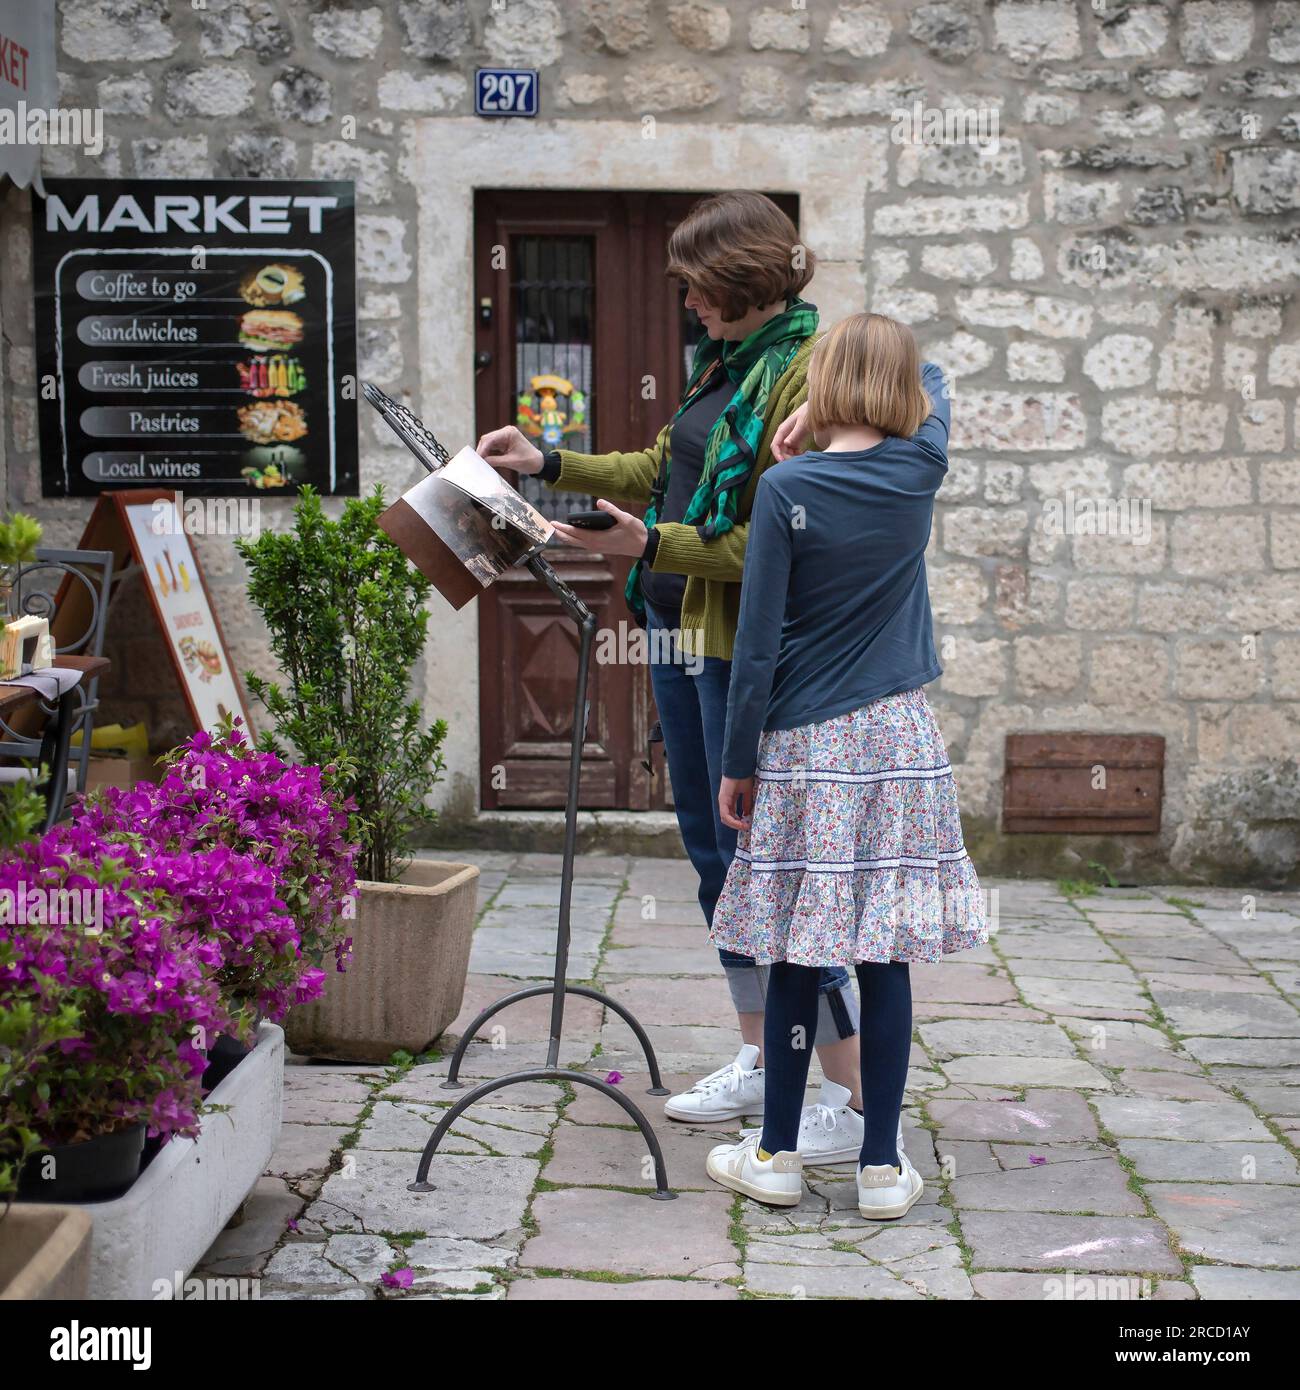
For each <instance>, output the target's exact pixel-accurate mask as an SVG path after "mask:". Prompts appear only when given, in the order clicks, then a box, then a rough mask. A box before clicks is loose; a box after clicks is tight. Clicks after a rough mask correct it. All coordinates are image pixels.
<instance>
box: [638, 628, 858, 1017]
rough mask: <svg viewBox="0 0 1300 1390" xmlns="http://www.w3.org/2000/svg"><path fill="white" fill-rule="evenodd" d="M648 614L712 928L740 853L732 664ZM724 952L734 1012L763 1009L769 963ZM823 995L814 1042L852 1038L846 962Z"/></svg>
mask: <svg viewBox="0 0 1300 1390" xmlns="http://www.w3.org/2000/svg"><path fill="white" fill-rule="evenodd" d="M646 618H647V621H648V628H647V635H648V637H649V638H650V683H651V685H652V687H653V689H654V696H655V704H656V705H657V706H658V709H659V723H660V725H661V727H662V728H663V734H664V753H665V755H666V756H667V759H668V774H669V776H670V777H671V778H672V784H673V804H674V806H675V807H676V811H677V825H678V828H679V829H680V830H681V832H682V842H683V843H684V844H685V846H686V853H687V856H688V857H689V858H690V861H691V863H692V864H693V865H694V867H695V872H696V873H697V874H699V876H700V893H699V897H700V907H701V908H703V909H704V920H705V921H706V922H707V923H708V924H709V925H710V926H712V925H713V909H714V908H715V907H716V906H717V903H718V898H719V897H720V896H721V893H722V885H723V883H724V882H725V881H726V878H727V869H728V868H729V867H730V866H731V860H732V856H733V855H734V854H735V852H736V832H735V831H734V830H732V829H730V827H728V826H726V825H723V823H722V817H721V816H720V815H719V813H718V791H719V788H720V787H721V785H722V744H723V737H724V735H725V734H726V730H727V691H728V689H729V687H730V685H731V662H729V661H723V660H722V659H721V658H719V657H713V656H706V657H704V658H702V659H701V658H700V657H698V656H693V655H690V654H688V653H683V652H681V651H679V649H678V647H677V643H676V640H675V639H669V638H665V637H657V636H656V634H657V633H659V632H664V631H666V630H668V629H669V628H670V625H671V623H672V622H673V621H675V618H676V615H670V616H669V617H665V616H664V615H663V614H661V613H659V612H658V611H657V610H655V609H654V608H652V607H651V606H650V605H649V604H647V605H646ZM718 955H719V956H720V957H721V959H722V968H723V971H724V972H725V974H726V978H727V985H728V988H729V989H730V990H731V998H732V1002H733V1003H734V1004H735V1006H736V1012H737V1013H742V1014H744V1013H762V1012H763V1011H764V1001H765V999H766V997H767V989H768V979H769V967H768V966H765V965H758V964H757V963H756V962H755V960H754V958H753V957H752V956H743V955H740V954H738V953H737V952H735V951H727V950H722V949H719V951H718ZM818 993H819V1007H818V1019H817V1037H816V1041H817V1042H818V1043H833V1042H839V1041H841V1040H842V1039H843V1038H851V1037H852V1036H853V1035H854V1034H855V1033H856V1032H857V1031H858V1007H857V1000H856V999H855V998H854V995H853V987H852V986H851V985H850V983H849V973H848V971H847V970H845V969H844V968H843V967H842V966H836V967H833V968H829V967H828V968H826V969H824V970H822V971H821V979H820V982H819V986H818Z"/></svg>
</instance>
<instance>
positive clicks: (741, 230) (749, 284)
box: [667, 192, 816, 323]
mask: <svg viewBox="0 0 1300 1390" xmlns="http://www.w3.org/2000/svg"><path fill="white" fill-rule="evenodd" d="M815 265H816V261H815V258H814V257H813V253H812V252H811V251H809V250H808V248H807V247H806V246H804V245H803V243H802V242H801V241H800V240H799V233H798V232H797V231H796V230H795V225H794V223H793V222H791V221H790V219H789V218H788V217H787V216H786V215H785V213H783V212H782V211H781V209H780V208H779V207H777V205H776V204H775V203H774V202H773V201H772V200H771V198H767V197H765V196H764V195H763V194H762V193H743V192H742V193H715V194H714V195H713V196H712V197H711V198H705V199H704V200H703V201H702V202H699V203H696V204H695V206H694V207H693V208H692V209H691V210H690V212H688V213H687V214H686V216H685V217H684V218H683V219H682V220H681V221H680V222H679V223H678V224H677V226H676V228H675V229H674V231H673V234H672V237H671V238H670V239H669V242H668V272H667V273H668V274H669V275H675V276H678V277H680V278H681V279H683V280H685V281H686V283H687V284H688V285H689V286H690V287H691V288H692V289H694V290H695V291H696V292H697V293H698V294H699V295H701V296H702V297H703V298H704V299H705V300H707V301H708V303H709V304H710V305H714V306H716V307H717V308H718V309H719V310H720V312H721V314H722V317H723V318H724V319H726V320H727V321H728V322H729V323H734V322H735V321H736V319H742V318H744V317H745V315H746V314H747V313H748V312H749V311H750V310H751V309H761V308H765V307H766V306H767V305H768V304H775V303H777V302H778V301H779V300H785V299H789V298H790V297H791V296H793V295H797V294H798V293H799V291H800V290H801V289H803V287H804V286H805V285H806V284H807V283H808V281H809V280H811V279H812V276H813V269H814V267H815Z"/></svg>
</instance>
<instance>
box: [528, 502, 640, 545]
mask: <svg viewBox="0 0 1300 1390" xmlns="http://www.w3.org/2000/svg"><path fill="white" fill-rule="evenodd" d="M596 506H597V507H598V508H599V509H600V510H601V511H602V512H608V513H609V514H610V515H611V516H612V517H614V518H615V525H613V526H611V527H610V528H609V530H608V531H584V530H582V529H581V528H579V527H577V526H567V525H565V524H564V522H562V521H553V522H552V523H551V525H552V526H554V527H555V530H556V534H557V535H560V536H563V537H564V539H565V540H566V541H568V542H569V544H570V545H576V546H579V547H581V549H583V550H599V551H600V552H601V553H602V554H603V555H632V556H639V555H640V554H641V552H642V551H643V550H644V549H645V542H646V537H647V536H648V535H649V534H650V533H649V532H648V531H647V530H646V524H645V522H644V521H642V520H641V518H640V517H639V516H633V515H632V513H631V512H621V511H619V509H618V508H617V507H616V506H615V505H614V504H613V503H612V502H606V501H605V499H604V498H603V497H602V498H601V499H600V500H599V501H598V502H597V503H596Z"/></svg>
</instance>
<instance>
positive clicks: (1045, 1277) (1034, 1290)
mask: <svg viewBox="0 0 1300 1390" xmlns="http://www.w3.org/2000/svg"><path fill="white" fill-rule="evenodd" d="M971 1285H972V1287H973V1288H974V1290H975V1294H976V1297H978V1298H981V1299H989V1300H990V1301H993V1300H998V1301H1011V1302H1017V1303H1025V1302H1034V1301H1035V1300H1037V1301H1040V1302H1053V1303H1055V1302H1060V1301H1061V1300H1063V1299H1069V1298H1072V1299H1077V1300H1080V1301H1082V1300H1085V1299H1086V1300H1087V1301H1088V1302H1090V1303H1091V1302H1094V1301H1097V1300H1099V1299H1101V1300H1105V1301H1106V1302H1115V1301H1118V1300H1124V1301H1126V1302H1129V1301H1132V1300H1135V1299H1151V1300H1152V1301H1153V1302H1156V1303H1163V1302H1170V1301H1175V1300H1183V1299H1189V1298H1192V1299H1194V1298H1195V1297H1196V1290H1195V1289H1194V1288H1192V1286H1191V1285H1190V1284H1186V1283H1184V1282H1183V1281H1182V1280H1179V1279H1159V1280H1156V1279H1153V1278H1151V1277H1150V1276H1148V1275H1128V1274H1110V1275H1105V1274H1103V1275H1077V1276H1076V1275H1074V1273H1073V1271H1071V1272H1070V1275H1069V1277H1068V1278H1067V1277H1066V1276H1063V1275H1061V1274H1055V1273H1053V1274H1012V1273H986V1274H977V1275H975V1277H974V1278H973V1279H972V1280H971Z"/></svg>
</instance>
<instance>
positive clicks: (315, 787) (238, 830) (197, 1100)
mask: <svg viewBox="0 0 1300 1390" xmlns="http://www.w3.org/2000/svg"><path fill="white" fill-rule="evenodd" d="M164 761H165V771H164V773H163V776H162V779H161V781H159V782H158V783H156V784H155V783H152V782H141V783H138V784H137V785H136V786H134V787H131V788H130V789H126V790H120V789H110V790H107V791H104V792H102V793H99V794H96V795H93V796H91V797H87V798H85V799H84V800H82V801H81V802H79V803H78V804H77V806H76V807H75V808H74V811H73V815H72V818H71V819H70V820H69V821H66V822H63V823H62V824H60V825H58V826H56V827H55V828H54V829H53V830H51V831H49V832H47V833H46V834H44V835H43V836H41V837H40V838H39V839H37V840H33V841H29V842H25V843H22V844H19V845H17V846H15V847H13V848H10V849H5V850H3V851H0V892H3V893H5V894H6V895H7V898H8V900H9V901H12V902H15V903H16V902H17V901H18V899H19V897H21V898H22V899H23V901H24V904H26V903H27V902H28V901H32V902H35V903H37V904H38V905H39V904H40V903H44V904H46V906H44V907H42V908H41V909H40V911H39V913H37V914H35V915H33V914H32V913H27V912H26V911H24V912H22V913H17V914H8V915H7V917H6V920H4V921H0V1009H10V1008H14V1007H17V1006H22V1007H27V1006H30V1007H31V1008H32V1009H33V1011H34V1012H35V1013H36V1014H37V1015H38V1016H46V1017H53V1016H55V1015H57V1016H58V1017H59V1019H60V1020H62V1022H61V1024H60V1028H59V1029H58V1030H56V1031H58V1032H60V1033H61V1036H59V1037H58V1038H57V1040H55V1041H53V1042H52V1043H51V1044H49V1045H42V1047H41V1048H40V1051H39V1056H37V1055H35V1054H33V1055H32V1056H30V1057H28V1056H20V1057H19V1058H18V1066H17V1069H16V1070H14V1071H11V1073H10V1076H9V1078H8V1080H7V1082H6V1089H5V1094H4V1096H3V1098H2V1100H3V1104H2V1105H0V1122H3V1124H4V1125H5V1126H6V1127H9V1126H17V1127H20V1128H26V1129H30V1130H32V1131H33V1132H34V1133H35V1134H37V1135H38V1137H39V1138H40V1139H42V1140H44V1141H45V1142H47V1143H60V1142H67V1143H71V1142H76V1141H79V1140H83V1139H87V1138H90V1137H93V1136H95V1135H99V1134H109V1133H114V1132H116V1131H118V1130H121V1129H124V1128H127V1127H129V1126H132V1125H135V1124H139V1123H144V1124H145V1125H146V1126H147V1127H148V1130H149V1133H150V1134H151V1135H156V1136H161V1137H163V1138H164V1139H166V1138H168V1137H170V1136H172V1135H175V1134H181V1135H194V1134H197V1133H198V1128H199V1114H200V1111H201V1108H202V1103H203V1092H202V1089H201V1078H202V1075H203V1072H204V1070H205V1068H206V1066H207V1061H208V1050H209V1048H210V1047H211V1045H212V1043H213V1041H214V1040H215V1039H216V1038H217V1037H218V1036H219V1035H221V1034H223V1033H224V1034H233V1035H235V1036H238V1037H240V1038H241V1039H243V1040H245V1041H247V1040H249V1039H250V1038H251V1034H252V1031H253V1028H254V1025H255V1022H256V1020H257V1019H258V1017H263V1018H268V1019H271V1020H273V1021H278V1020H279V1019H280V1018H282V1017H283V1015H284V1013H285V1011H286V1010H287V1009H289V1008H290V1007H292V1006H293V1005H294V1004H295V1003H303V1002H307V1001H309V1000H312V999H316V998H319V997H320V994H321V991H322V989H323V987H324V982H325V978H326V970H327V969H328V966H327V964H326V963H327V961H329V959H330V957H333V963H334V964H335V965H336V966H337V968H339V969H342V968H344V966H345V963H346V956H347V950H348V946H349V945H350V941H349V939H348V938H347V937H346V935H345V931H344V928H345V926H346V925H347V924H346V921H345V919H344V911H345V908H346V906H347V905H348V904H350V903H351V902H352V901H353V900H354V896H355V892H356V875H355V872H354V869H353V865H354V861H355V857H356V853H357V846H356V843H355V834H354V830H355V825H354V818H353V812H354V811H355V806H354V805H353V804H352V802H350V801H349V800H347V799H345V798H344V797H343V796H342V795H341V794H340V793H339V792H338V791H337V790H336V782H335V781H334V780H333V779H332V777H331V776H329V775H328V774H323V773H322V771H321V769H319V768H315V767H295V766H293V765H291V764H289V763H286V762H285V761H284V760H283V759H281V758H280V757H278V756H276V755H275V754H273V753H259V752H255V751H254V750H253V748H252V746H251V745H250V744H249V742H248V740H247V739H246V738H245V737H244V736H243V735H242V734H241V733H239V731H237V730H235V731H222V732H219V733H217V734H215V735H213V734H207V733H200V734H196V735H194V736H193V737H192V738H191V739H190V740H189V741H188V742H187V743H186V744H185V745H184V746H183V747H182V748H180V749H177V750H176V752H175V753H173V754H170V755H169V756H168V757H167V759H165V760H164ZM87 913H90V914H91V916H90V917H89V918H88V917H87ZM8 917H16V918H17V919H18V920H8ZM10 1060H11V1066H12V1065H13V1063H12V1059H10Z"/></svg>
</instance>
